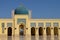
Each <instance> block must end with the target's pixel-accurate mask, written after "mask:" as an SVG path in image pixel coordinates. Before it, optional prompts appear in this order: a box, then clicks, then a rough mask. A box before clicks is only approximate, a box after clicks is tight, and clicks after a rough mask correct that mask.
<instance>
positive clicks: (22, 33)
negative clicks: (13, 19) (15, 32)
mask: <svg viewBox="0 0 60 40" xmlns="http://www.w3.org/2000/svg"><path fill="white" fill-rule="evenodd" d="M19 34H20V35H22V36H23V35H24V25H23V24H21V25H20V26H19Z"/></svg>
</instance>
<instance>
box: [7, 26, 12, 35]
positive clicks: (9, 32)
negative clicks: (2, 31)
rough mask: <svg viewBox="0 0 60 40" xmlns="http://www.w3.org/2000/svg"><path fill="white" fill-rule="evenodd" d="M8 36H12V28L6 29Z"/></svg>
mask: <svg viewBox="0 0 60 40" xmlns="http://www.w3.org/2000/svg"><path fill="white" fill-rule="evenodd" d="M8 36H12V28H11V27H9V28H8Z"/></svg>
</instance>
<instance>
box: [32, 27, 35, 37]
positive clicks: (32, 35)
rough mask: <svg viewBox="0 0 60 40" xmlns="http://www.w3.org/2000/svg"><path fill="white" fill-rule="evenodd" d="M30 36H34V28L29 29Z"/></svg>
mask: <svg viewBox="0 0 60 40" xmlns="http://www.w3.org/2000/svg"><path fill="white" fill-rule="evenodd" d="M31 35H32V36H35V28H34V27H32V28H31Z"/></svg>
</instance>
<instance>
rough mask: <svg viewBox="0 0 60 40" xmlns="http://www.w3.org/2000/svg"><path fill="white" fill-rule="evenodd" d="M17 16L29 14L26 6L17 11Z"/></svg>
mask: <svg viewBox="0 0 60 40" xmlns="http://www.w3.org/2000/svg"><path fill="white" fill-rule="evenodd" d="M15 14H28V10H27V9H26V8H25V7H24V6H20V7H18V8H16V9H15Z"/></svg>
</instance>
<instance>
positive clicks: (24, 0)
mask: <svg viewBox="0 0 60 40" xmlns="http://www.w3.org/2000/svg"><path fill="white" fill-rule="evenodd" d="M20 4H23V5H24V6H25V7H26V8H28V9H30V10H32V18H60V0H0V18H10V17H11V11H12V9H15V8H17V7H18V6H20Z"/></svg>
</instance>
